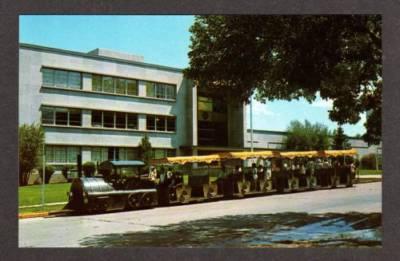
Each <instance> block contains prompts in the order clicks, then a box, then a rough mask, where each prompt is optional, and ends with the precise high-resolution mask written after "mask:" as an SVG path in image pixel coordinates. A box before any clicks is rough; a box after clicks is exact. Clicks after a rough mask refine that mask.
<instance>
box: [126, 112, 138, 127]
mask: <svg viewBox="0 0 400 261" xmlns="http://www.w3.org/2000/svg"><path fill="white" fill-rule="evenodd" d="M127 121H128V129H134V130H136V129H137V128H138V117H137V115H136V114H133V113H128V119H127Z"/></svg>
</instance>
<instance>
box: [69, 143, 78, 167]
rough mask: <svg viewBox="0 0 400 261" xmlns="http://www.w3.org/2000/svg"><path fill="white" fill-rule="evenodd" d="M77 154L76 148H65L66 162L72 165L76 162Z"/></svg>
mask: <svg viewBox="0 0 400 261" xmlns="http://www.w3.org/2000/svg"><path fill="white" fill-rule="evenodd" d="M78 154H79V148H78V147H67V162H69V163H74V162H77V159H78Z"/></svg>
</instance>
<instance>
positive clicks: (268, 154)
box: [150, 149, 357, 165]
mask: <svg viewBox="0 0 400 261" xmlns="http://www.w3.org/2000/svg"><path fill="white" fill-rule="evenodd" d="M356 154H357V151H356V150H355V149H351V150H324V151H287V152H278V151H271V150H264V151H253V152H249V151H243V152H222V153H216V154H210V155H204V156H182V157H167V158H163V159H154V160H152V161H151V162H150V163H151V164H152V165H159V164H186V163H201V162H202V163H208V164H209V163H211V162H218V161H223V160H230V159H241V160H246V159H251V158H263V159H266V158H289V159H294V158H326V157H339V156H353V155H356Z"/></svg>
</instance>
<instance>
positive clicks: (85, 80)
mask: <svg viewBox="0 0 400 261" xmlns="http://www.w3.org/2000/svg"><path fill="white" fill-rule="evenodd" d="M82 90H85V91H91V90H92V75H91V74H90V73H83V74H82Z"/></svg>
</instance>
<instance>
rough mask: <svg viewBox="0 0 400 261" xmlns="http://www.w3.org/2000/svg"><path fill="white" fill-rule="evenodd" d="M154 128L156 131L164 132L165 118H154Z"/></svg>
mask: <svg viewBox="0 0 400 261" xmlns="http://www.w3.org/2000/svg"><path fill="white" fill-rule="evenodd" d="M156 128H157V130H158V131H165V130H166V129H165V117H163V116H156Z"/></svg>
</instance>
